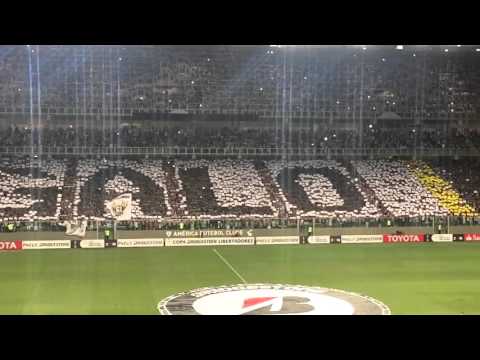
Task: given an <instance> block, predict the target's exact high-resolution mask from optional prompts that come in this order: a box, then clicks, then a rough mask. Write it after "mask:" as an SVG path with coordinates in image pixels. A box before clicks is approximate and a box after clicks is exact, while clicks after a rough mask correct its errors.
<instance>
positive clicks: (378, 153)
mask: <svg viewBox="0 0 480 360" xmlns="http://www.w3.org/2000/svg"><path fill="white" fill-rule="evenodd" d="M0 154H2V155H47V156H48V155H50V156H73V155H87V156H88V155H90V156H96V155H103V156H125V155H136V156H146V155H148V156H186V157H191V158H196V157H203V156H207V157H209V156H213V157H225V156H228V157H239V158H241V157H272V158H278V157H289V158H290V157H327V158H328V157H383V158H386V157H387V158H388V157H414V158H416V157H452V156H458V157H470V156H479V155H480V153H479V152H478V150H475V149H465V148H460V149H456V148H445V149H421V148H412V149H406V148H321V149H319V148H311V147H304V148H271V147H117V146H112V147H110V146H104V147H93V146H79V147H76V146H72V147H51V146H42V147H40V146H19V147H16V146H0Z"/></svg>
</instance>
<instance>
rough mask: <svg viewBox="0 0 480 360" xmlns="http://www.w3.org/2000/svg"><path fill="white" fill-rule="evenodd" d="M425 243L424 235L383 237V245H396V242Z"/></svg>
mask: <svg viewBox="0 0 480 360" xmlns="http://www.w3.org/2000/svg"><path fill="white" fill-rule="evenodd" d="M423 241H425V235H423V234H419V235H383V242H384V243H397V242H402V243H405V242H423Z"/></svg>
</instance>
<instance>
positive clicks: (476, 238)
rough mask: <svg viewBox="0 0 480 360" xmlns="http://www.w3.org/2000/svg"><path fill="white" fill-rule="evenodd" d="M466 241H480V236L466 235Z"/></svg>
mask: <svg viewBox="0 0 480 360" xmlns="http://www.w3.org/2000/svg"><path fill="white" fill-rule="evenodd" d="M464 239H465V241H480V234H464Z"/></svg>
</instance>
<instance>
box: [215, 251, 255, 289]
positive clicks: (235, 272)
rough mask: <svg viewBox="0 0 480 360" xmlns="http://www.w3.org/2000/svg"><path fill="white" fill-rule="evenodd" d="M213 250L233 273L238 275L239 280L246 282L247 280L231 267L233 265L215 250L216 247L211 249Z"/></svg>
mask: <svg viewBox="0 0 480 360" xmlns="http://www.w3.org/2000/svg"><path fill="white" fill-rule="evenodd" d="M213 252H214V253H215V254H217V255H218V257H219V258H220V259H221V260H222V261H223V262H224V263H225V264H226V265H227V266H228V267H229V268H230V270H232V271H233V273H234V274H235V275H237V276H238V278H239V279H240V280H242V282H243V283H244V284H246V283H247V282H246V281H245V279H244V278H243V277H242V275H240V274H239V273H238V272H237V270H235V269H234V268H233V266H232V265H231V264H230V263H229V262H228V261H227V260H226V259H225V258H224V257H223V256H222V255H221V254H220V253H219V252H218V251H217V249H213Z"/></svg>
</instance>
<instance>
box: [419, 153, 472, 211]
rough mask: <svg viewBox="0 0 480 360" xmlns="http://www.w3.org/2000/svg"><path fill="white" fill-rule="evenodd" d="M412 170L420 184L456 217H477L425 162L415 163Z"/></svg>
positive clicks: (448, 184) (445, 181)
mask: <svg viewBox="0 0 480 360" xmlns="http://www.w3.org/2000/svg"><path fill="white" fill-rule="evenodd" d="M412 165H413V166H411V167H410V170H411V171H412V172H413V173H414V174H415V176H416V177H417V178H418V180H419V181H420V183H421V184H422V185H423V186H424V187H425V188H426V189H427V190H428V191H429V192H430V193H431V194H432V195H433V196H434V197H435V198H436V199H437V200H438V202H439V203H440V205H442V206H443V207H444V208H446V209H447V210H448V211H450V213H451V214H452V215H455V216H462V215H463V216H475V215H477V213H476V212H475V209H474V208H473V207H472V206H470V205H468V204H467V202H466V201H465V200H464V199H463V198H462V196H461V195H460V194H459V193H458V192H457V191H456V190H455V189H454V188H453V187H452V185H451V184H450V183H449V182H448V181H447V180H445V179H443V178H441V177H440V176H438V175H437V174H435V172H434V171H433V169H432V168H431V167H429V166H428V165H427V164H425V163H424V162H421V161H419V162H413V163H412Z"/></svg>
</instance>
